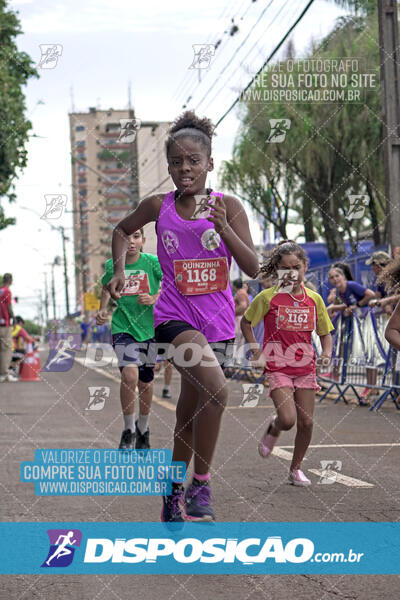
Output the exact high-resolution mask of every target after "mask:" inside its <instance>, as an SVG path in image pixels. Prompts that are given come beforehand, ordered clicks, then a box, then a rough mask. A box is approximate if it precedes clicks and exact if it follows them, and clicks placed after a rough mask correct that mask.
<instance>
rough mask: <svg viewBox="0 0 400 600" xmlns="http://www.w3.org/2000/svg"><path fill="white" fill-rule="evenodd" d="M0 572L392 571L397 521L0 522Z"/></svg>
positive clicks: (399, 550) (399, 542) (399, 551)
mask: <svg viewBox="0 0 400 600" xmlns="http://www.w3.org/2000/svg"><path fill="white" fill-rule="evenodd" d="M0 548H1V556H2V560H1V561H0V573H4V574H6V573H8V574H11V573H21V574H28V573H30V574H47V575H48V574H52V573H54V574H60V573H65V574H67V573H74V574H108V573H118V574H122V573H132V574H149V575H150V574H153V575H157V574H165V573H174V574H180V573H186V574H193V573H197V574H236V575H237V574H248V575H255V574H267V573H268V574H279V573H281V574H283V573H294V574H296V573H307V574H399V573H400V523H274V522H272V523H216V524H215V523H210V524H208V523H207V524H206V523H201V524H200V523H184V524H182V525H180V524H174V525H169V526H168V527H167V525H166V524H163V523H109V522H108V523H84V522H80V523H1V524H0Z"/></svg>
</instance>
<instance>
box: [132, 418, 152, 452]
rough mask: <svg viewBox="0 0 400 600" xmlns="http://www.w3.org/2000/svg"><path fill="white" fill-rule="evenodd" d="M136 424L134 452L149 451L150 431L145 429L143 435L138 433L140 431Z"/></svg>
mask: <svg viewBox="0 0 400 600" xmlns="http://www.w3.org/2000/svg"><path fill="white" fill-rule="evenodd" d="M137 424H138V422H137V421H136V423H135V425H136V446H135V448H136V450H149V449H150V429H149V428H147V431H145V432H144V433H140V429H138V426H137Z"/></svg>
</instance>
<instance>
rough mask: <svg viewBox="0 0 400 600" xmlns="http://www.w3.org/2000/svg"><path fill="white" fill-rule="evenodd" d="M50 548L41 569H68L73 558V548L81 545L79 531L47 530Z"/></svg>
mask: <svg viewBox="0 0 400 600" xmlns="http://www.w3.org/2000/svg"><path fill="white" fill-rule="evenodd" d="M47 535H48V536H49V540H50V548H49V552H48V554H47V558H46V560H45V561H44V563H43V564H42V565H41V566H42V567H68V566H69V565H70V564H71V563H72V560H73V558H74V553H75V548H74V546H76V547H79V546H80V545H81V541H82V532H81V531H80V530H79V529H48V530H47Z"/></svg>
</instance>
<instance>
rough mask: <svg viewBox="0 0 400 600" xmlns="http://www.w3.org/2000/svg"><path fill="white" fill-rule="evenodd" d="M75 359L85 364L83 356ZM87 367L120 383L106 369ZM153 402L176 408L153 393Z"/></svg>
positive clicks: (119, 380) (118, 378) (170, 408)
mask: <svg viewBox="0 0 400 600" xmlns="http://www.w3.org/2000/svg"><path fill="white" fill-rule="evenodd" d="M75 360H76V362H78V363H79V364H81V365H83V366H85V359H84V358H79V357H75ZM87 368H88V369H91V370H92V371H96V373H99V374H100V375H104V377H108V378H109V379H112V380H113V381H116V382H117V383H121V378H120V377H116V376H115V375H112V374H111V373H108V372H107V371H103V370H102V369H99V368H98V367H92V366H90V367H87ZM153 402H155V403H156V404H159V405H160V406H163V407H164V408H167V409H168V410H172V411H174V412H175V410H176V406H175V404H172V402H167V400H162V399H161V398H157V396H154V395H153Z"/></svg>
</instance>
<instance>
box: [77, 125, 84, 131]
mask: <svg viewBox="0 0 400 600" xmlns="http://www.w3.org/2000/svg"><path fill="white" fill-rule="evenodd" d="M75 131H85V126H84V125H77V126H76V127H75Z"/></svg>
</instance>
